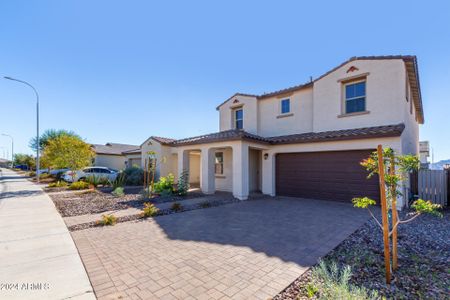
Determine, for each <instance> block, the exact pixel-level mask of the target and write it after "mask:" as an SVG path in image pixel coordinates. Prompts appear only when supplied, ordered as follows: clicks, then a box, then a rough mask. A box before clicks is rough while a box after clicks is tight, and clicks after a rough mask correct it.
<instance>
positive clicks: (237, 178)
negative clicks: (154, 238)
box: [141, 56, 424, 203]
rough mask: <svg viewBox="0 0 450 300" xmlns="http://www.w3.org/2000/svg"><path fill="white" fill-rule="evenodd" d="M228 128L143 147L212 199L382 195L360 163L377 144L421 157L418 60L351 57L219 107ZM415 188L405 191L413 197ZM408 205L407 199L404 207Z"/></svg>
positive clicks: (163, 171)
mask: <svg viewBox="0 0 450 300" xmlns="http://www.w3.org/2000/svg"><path fill="white" fill-rule="evenodd" d="M217 110H218V111H219V115H220V131H219V132H216V133H211V134H206V135H202V136H196V137H191V138H185V139H180V140H173V139H167V138H160V137H150V138H149V139H148V140H146V141H145V142H144V143H143V144H142V145H141V151H142V157H143V159H144V157H145V155H146V153H147V152H148V151H149V150H153V151H156V152H157V153H158V156H159V157H160V158H161V157H162V156H164V157H166V159H167V161H166V163H164V164H161V165H159V166H158V173H159V175H167V174H168V173H173V174H179V173H180V172H181V170H189V171H190V181H191V182H192V183H199V184H200V187H201V189H202V191H203V192H204V193H213V192H214V191H216V190H220V191H230V192H232V193H233V195H234V196H235V197H236V198H239V199H241V200H245V199H247V197H248V196H249V193H252V192H255V191H260V192H262V193H264V194H268V195H284V196H296V197H303V198H312V199H326V200H332V201H346V202H349V201H351V199H352V198H353V197H356V196H363V195H367V196H371V197H374V198H378V197H379V188H378V181H377V179H376V178H373V179H371V180H367V179H366V176H367V173H366V171H365V170H364V169H363V168H362V167H361V166H360V165H359V162H360V161H361V160H362V159H364V158H367V157H368V155H369V154H370V153H371V152H372V151H374V150H375V149H376V147H377V145H378V144H382V145H383V146H389V147H392V148H393V149H395V150H396V151H397V152H398V153H403V154H418V150H419V149H418V147H419V124H423V122H424V114H423V108H422V100H421V93H420V84H419V74H418V68H417V60H416V57H415V56H374V57H353V58H351V59H349V60H348V61H346V62H344V63H342V64H341V65H339V66H338V67H336V68H334V69H332V70H330V71H329V72H327V73H325V74H323V75H322V76H320V77H319V78H317V79H315V80H312V81H311V82H308V83H306V84H302V85H298V86H294V87H291V88H287V89H283V90H280V91H276V92H272V93H268V94H263V95H249V94H242V93H236V94H234V95H233V96H231V97H230V98H228V99H227V100H226V101H224V102H223V103H222V104H220V105H219V106H218V107H217ZM406 192H407V191H406ZM403 203H404V201H403Z"/></svg>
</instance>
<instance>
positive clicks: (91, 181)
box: [84, 175, 100, 187]
mask: <svg viewBox="0 0 450 300" xmlns="http://www.w3.org/2000/svg"><path fill="white" fill-rule="evenodd" d="M84 181H85V182H86V183H88V184H89V185H91V186H93V187H97V186H98V185H99V184H100V178H99V177H98V176H95V175H90V176H88V177H86V178H84Z"/></svg>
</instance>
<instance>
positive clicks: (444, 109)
mask: <svg viewBox="0 0 450 300" xmlns="http://www.w3.org/2000/svg"><path fill="white" fill-rule="evenodd" d="M389 54H415V55H417V56H418V60H419V72H420V79H421V86H422V97H423V102H424V108H425V119H426V123H425V125H423V126H421V133H420V135H421V139H423V140H430V142H431V145H432V147H433V148H434V152H435V160H436V161H437V160H440V159H448V158H450V121H449V116H450V114H449V111H450V105H449V104H450V2H448V1H441V2H439V1H433V2H431V1H428V2H425V1H385V2H384V1H376V2H373V4H369V2H364V1H339V2H338V1H328V2H327V1H304V2H303V3H301V2H300V1H245V3H244V1H222V2H220V3H219V2H218V1H158V2H156V1H155V2H150V1H81V0H77V1H2V2H1V3H0V75H1V76H2V77H3V76H5V75H7V76H12V77H17V78H20V79H23V80H27V81H29V82H30V83H32V84H33V85H35V86H36V88H37V89H38V90H39V93H40V95H41V129H42V130H45V129H48V128H57V129H58V128H65V129H70V130H74V131H76V132H77V133H79V134H80V135H81V136H82V137H84V138H85V139H86V140H87V141H88V142H92V143H106V142H122V143H130V144H140V143H141V142H143V141H144V140H145V139H146V138H147V137H148V136H150V135H159V136H166V137H174V138H180V137H187V136H193V135H197V134H201V133H208V132H214V131H217V130H218V113H217V111H216V110H215V107H216V106H217V105H218V104H219V103H221V102H222V101H223V100H225V99H226V98H228V97H229V96H231V95H232V94H233V93H235V92H237V91H239V92H247V93H256V94H259V93H263V92H269V91H273V90H277V89H281V88H285V87H289V86H292V85H296V84H299V83H303V82H306V81H308V79H309V76H313V77H317V76H319V75H321V74H322V73H324V72H326V71H328V70H329V69H331V68H333V67H335V66H336V65H338V64H340V63H341V62H343V61H345V60H346V59H348V58H349V57H351V56H360V55H389ZM33 97H34V96H33V93H32V91H31V90H30V89H28V88H27V87H26V86H22V85H20V84H18V83H14V82H11V81H7V80H4V79H0V104H1V106H0V107H1V115H0V133H1V132H5V133H9V134H11V135H13V136H14V138H15V148H16V149H15V150H16V152H31V150H30V149H29V148H28V141H29V139H30V138H31V137H32V136H33V135H35V110H34V98H33ZM387 109H389V108H387ZM0 147H9V140H8V139H7V138H6V137H1V136H0ZM2 154H3V153H2V151H1V148H0V156H2Z"/></svg>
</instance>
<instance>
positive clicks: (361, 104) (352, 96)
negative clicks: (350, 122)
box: [345, 80, 366, 114]
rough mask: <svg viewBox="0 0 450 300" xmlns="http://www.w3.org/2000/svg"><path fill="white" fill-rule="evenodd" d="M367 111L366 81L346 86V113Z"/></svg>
mask: <svg viewBox="0 0 450 300" xmlns="http://www.w3.org/2000/svg"><path fill="white" fill-rule="evenodd" d="M365 110H366V81H365V80H364V81H359V82H351V83H347V84H345V113H346V114H350V113H355V112H361V111H365Z"/></svg>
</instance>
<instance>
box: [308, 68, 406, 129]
mask: <svg viewBox="0 0 450 300" xmlns="http://www.w3.org/2000/svg"><path fill="white" fill-rule="evenodd" d="M351 66H355V67H356V68H358V69H359V70H357V71H354V72H350V73H347V70H348V68H350V67H351ZM365 73H368V74H367V81H366V110H367V111H369V112H370V113H369V114H364V115H359V116H348V117H343V118H339V117H338V116H339V115H341V114H343V113H344V111H343V107H344V106H343V99H344V98H343V97H344V89H343V85H342V82H340V80H343V79H346V78H350V77H354V76H358V75H361V74H365ZM404 74H405V65H404V62H403V60H401V59H396V60H356V61H352V62H349V63H347V64H345V65H344V66H342V67H341V68H339V69H337V70H335V71H334V72H332V73H330V74H328V75H327V76H325V77H324V78H322V79H320V80H318V81H316V82H315V83H314V91H313V99H314V105H313V112H314V114H313V131H314V132H320V131H328V130H339V129H349V128H360V127H369V126H378V125H390V124H398V123H402V122H405V119H404V118H405V115H404V107H405V97H404V92H405V75H404Z"/></svg>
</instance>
